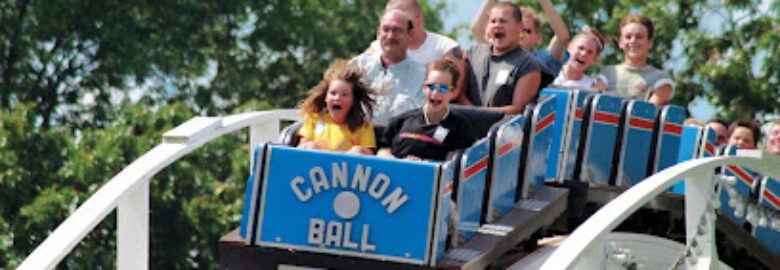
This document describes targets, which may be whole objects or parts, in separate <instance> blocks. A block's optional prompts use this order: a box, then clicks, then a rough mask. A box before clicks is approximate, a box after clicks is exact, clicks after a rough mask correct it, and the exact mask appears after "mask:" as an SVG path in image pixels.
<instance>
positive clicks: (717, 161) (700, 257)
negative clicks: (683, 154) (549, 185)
mask: <svg viewBox="0 0 780 270" xmlns="http://www.w3.org/2000/svg"><path fill="white" fill-rule="evenodd" d="M727 164H728V165H737V166H742V167H745V168H748V169H750V170H753V171H754V172H757V173H760V174H763V175H766V176H769V177H772V178H775V179H780V166H778V164H780V156H778V155H773V154H769V153H766V152H761V151H759V150H750V151H745V150H740V151H739V152H738V153H737V156H721V157H710V158H702V159H694V160H690V161H686V162H683V163H680V164H677V165H675V166H673V167H670V168H667V169H665V170H663V171H661V172H659V173H656V174H654V175H652V176H650V177H649V178H647V179H645V180H644V181H642V182H640V183H639V184H637V185H636V186H634V187H632V188H630V189H628V190H626V191H625V192H623V193H622V194H620V196H618V197H617V198H615V199H614V200H612V201H611V202H609V203H608V204H606V205H604V206H603V207H601V209H599V210H598V211H597V212H596V213H595V214H593V215H592V216H590V218H588V220H586V221H585V222H584V223H583V224H582V225H580V226H579V227H577V229H576V230H574V232H573V233H572V234H571V235H569V237H568V238H567V239H566V240H565V241H564V242H563V243H562V244H561V246H560V247H558V249H557V250H555V252H554V253H553V254H552V255H551V256H550V257H548V258H547V260H546V261H545V263H544V264H543V265H542V268H541V269H550V270H552V269H554V270H560V269H604V266H605V265H606V262H607V260H610V259H615V258H613V257H614V256H613V255H615V252H614V251H612V250H608V247H606V246H605V243H606V239H607V235H608V234H609V233H610V232H611V231H612V230H613V229H615V228H616V227H617V226H618V225H620V223H622V222H623V221H624V220H626V219H627V218H628V217H629V216H631V214H633V213H634V212H635V211H636V210H637V209H639V208H640V207H642V206H643V205H644V204H646V203H647V202H648V201H650V200H651V199H652V198H655V197H656V196H658V195H659V194H661V193H663V192H665V191H667V190H668V189H669V188H670V187H672V186H673V185H674V184H676V183H677V182H679V181H681V180H683V179H685V181H686V183H685V184H686V187H685V228H686V240H687V243H686V248H687V249H688V250H689V251H691V252H689V254H688V255H687V256H685V258H684V259H685V265H686V266H687V268H688V269H718V267H719V263H718V262H719V260H718V254H717V247H716V246H715V218H716V215H715V212H714V209H717V208H718V207H719V201H718V198H717V196H716V194H715V189H714V187H715V184H716V183H717V182H718V179H717V177H714V176H713V173H714V171H715V168H716V167H720V166H723V165H727Z"/></svg>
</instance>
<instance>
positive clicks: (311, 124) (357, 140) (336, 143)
mask: <svg viewBox="0 0 780 270" xmlns="http://www.w3.org/2000/svg"><path fill="white" fill-rule="evenodd" d="M298 135H300V136H301V137H304V138H306V139H309V140H310V141H313V142H315V143H316V144H317V145H320V146H322V145H327V146H328V150H330V151H339V152H346V151H349V149H351V148H352V146H355V145H360V146H362V147H363V148H376V138H375V136H374V125H372V124H371V123H368V122H367V123H366V124H364V125H363V126H361V127H359V128H358V129H357V130H355V131H354V132H352V131H350V130H349V126H347V125H346V124H342V125H339V124H336V123H333V120H332V119H331V118H330V115H329V114H327V113H318V114H311V113H310V114H306V121H305V122H304V123H303V127H301V129H299V130H298Z"/></svg>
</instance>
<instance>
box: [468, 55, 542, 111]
mask: <svg viewBox="0 0 780 270" xmlns="http://www.w3.org/2000/svg"><path fill="white" fill-rule="evenodd" d="M466 70H467V71H468V74H469V77H468V80H469V91H468V93H467V97H468V99H469V100H470V101H471V103H474V104H475V105H482V106H486V107H499V106H507V105H512V96H513V95H514V92H515V84H516V83H517V80H518V79H520V78H522V77H523V76H525V75H527V74H529V73H531V72H537V71H538V72H541V74H542V80H541V82H540V84H539V90H541V89H542V88H544V87H545V86H547V85H548V84H549V83H550V82H552V81H553V79H555V78H554V77H553V75H552V73H551V72H550V70H549V69H547V67H545V66H544V65H543V64H542V63H541V62H539V60H538V59H536V57H534V56H533V55H531V54H530V53H528V52H526V51H525V50H524V49H523V48H521V47H519V46H518V47H517V48H515V49H514V50H512V51H509V52H507V53H505V54H502V55H499V56H496V55H493V47H492V46H491V45H488V44H478V45H474V46H471V48H469V50H468V51H467V52H466ZM538 94H539V92H538V91H537V92H536V93H534V95H537V96H538Z"/></svg>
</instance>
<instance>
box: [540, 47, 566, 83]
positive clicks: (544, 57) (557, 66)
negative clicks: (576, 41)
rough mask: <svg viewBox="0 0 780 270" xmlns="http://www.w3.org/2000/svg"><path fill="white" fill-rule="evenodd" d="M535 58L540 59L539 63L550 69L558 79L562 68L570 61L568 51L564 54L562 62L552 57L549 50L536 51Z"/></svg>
mask: <svg viewBox="0 0 780 270" xmlns="http://www.w3.org/2000/svg"><path fill="white" fill-rule="evenodd" d="M534 56H536V58H537V59H539V62H542V64H543V65H544V66H546V67H547V68H548V69H550V71H551V72H552V73H553V76H554V77H558V73H560V72H561V68H562V67H563V64H564V63H566V61H569V52H568V51H564V52H563V56H562V57H561V61H558V60H555V57H553V56H552V54H551V53H550V50H547V48H542V49H541V50H535V51H534Z"/></svg>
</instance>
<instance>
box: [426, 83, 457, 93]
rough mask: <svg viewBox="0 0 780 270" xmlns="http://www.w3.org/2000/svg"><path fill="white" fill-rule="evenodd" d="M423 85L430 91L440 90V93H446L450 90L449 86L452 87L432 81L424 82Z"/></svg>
mask: <svg viewBox="0 0 780 270" xmlns="http://www.w3.org/2000/svg"><path fill="white" fill-rule="evenodd" d="M425 87H428V90H431V91H434V90H439V92H442V93H447V92H449V91H450V88H452V87H450V86H447V85H441V84H434V83H428V84H425Z"/></svg>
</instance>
